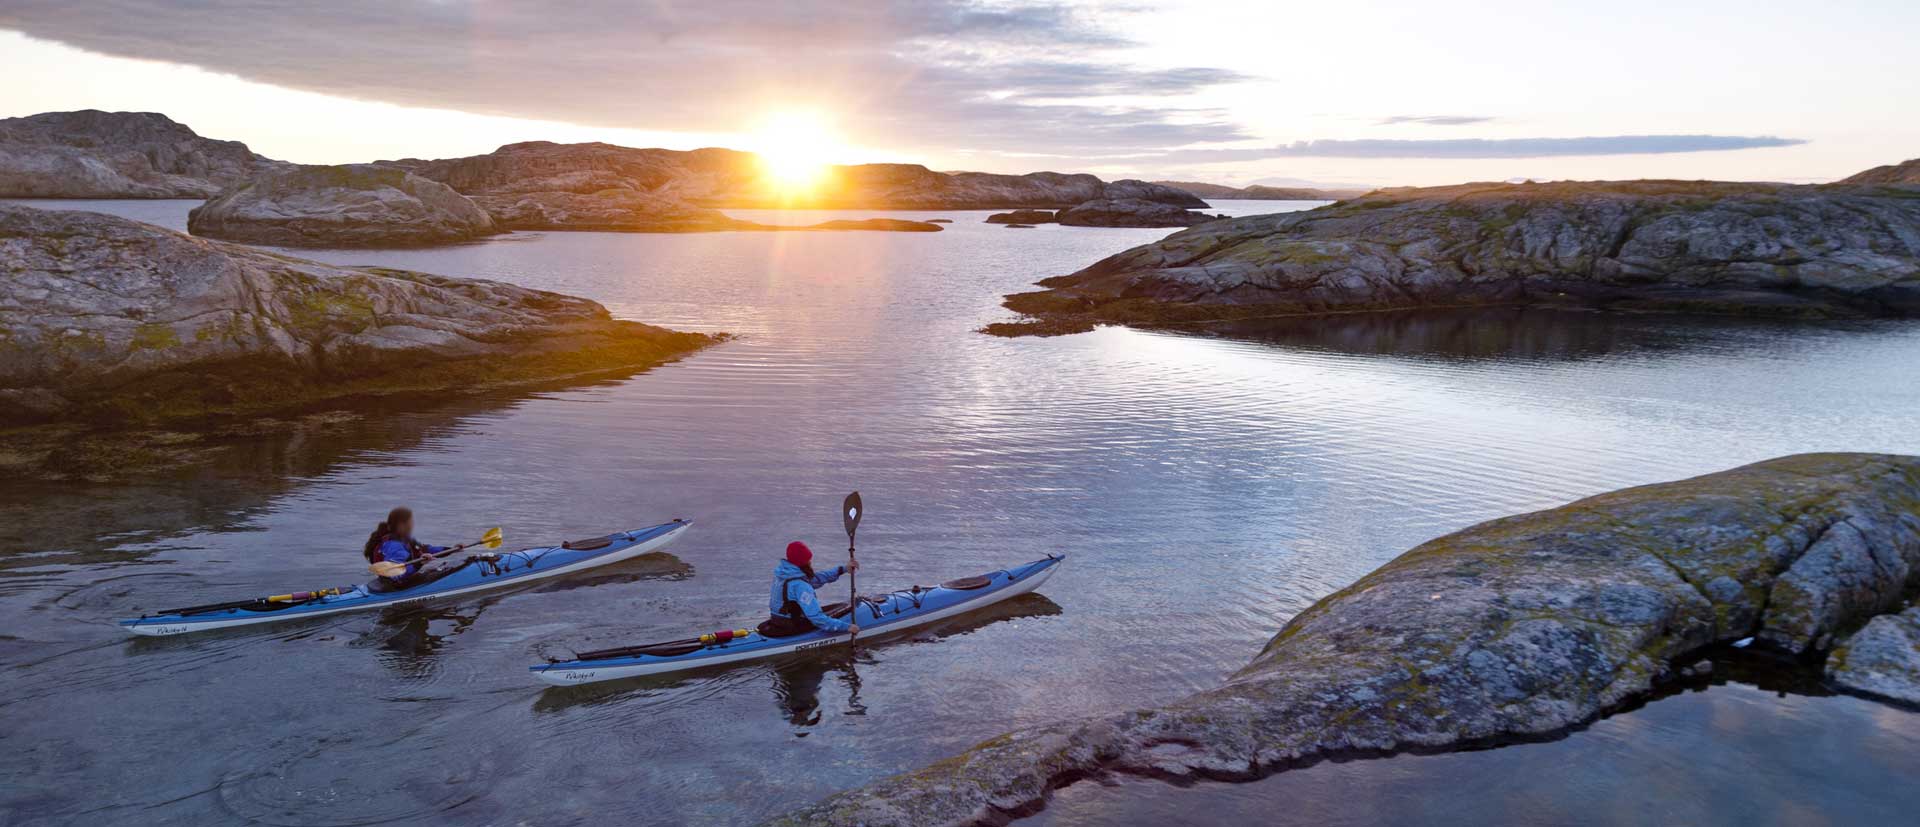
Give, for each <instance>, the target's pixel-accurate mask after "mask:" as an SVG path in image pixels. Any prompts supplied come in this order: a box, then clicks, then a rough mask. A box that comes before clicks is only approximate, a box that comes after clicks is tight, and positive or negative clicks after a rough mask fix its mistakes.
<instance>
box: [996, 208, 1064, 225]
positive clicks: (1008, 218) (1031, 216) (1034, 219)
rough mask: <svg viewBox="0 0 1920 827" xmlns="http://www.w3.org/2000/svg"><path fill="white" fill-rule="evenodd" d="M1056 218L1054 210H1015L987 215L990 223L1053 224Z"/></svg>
mask: <svg viewBox="0 0 1920 827" xmlns="http://www.w3.org/2000/svg"><path fill="white" fill-rule="evenodd" d="M1055 220H1056V219H1055V217H1054V214H1053V210H1013V211H1011V212H997V213H994V214H993V215H989V216H987V223H988V224H1028V225H1032V224H1051V223H1053V222H1054V221H1055Z"/></svg>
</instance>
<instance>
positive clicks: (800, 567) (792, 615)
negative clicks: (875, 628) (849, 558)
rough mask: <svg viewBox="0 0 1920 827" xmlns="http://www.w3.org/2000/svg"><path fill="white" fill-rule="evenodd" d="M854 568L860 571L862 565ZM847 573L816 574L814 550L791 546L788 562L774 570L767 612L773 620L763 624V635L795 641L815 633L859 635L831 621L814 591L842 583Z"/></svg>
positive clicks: (799, 544) (842, 568)
mask: <svg viewBox="0 0 1920 827" xmlns="http://www.w3.org/2000/svg"><path fill="white" fill-rule="evenodd" d="M853 565H854V567H855V568H856V569H857V568H858V567H859V565H860V564H859V563H854V564H853ZM847 571H848V569H847V567H846V566H834V567H833V568H831V569H828V570H826V571H823V572H819V573H815V572H814V570H813V549H810V548H807V544H806V543H802V542H800V541H798V540H795V541H793V542H791V543H788V544H787V557H786V559H784V560H781V561H780V563H779V564H778V565H776V566H774V567H773V590H772V593H771V595H770V596H769V598H768V600H767V611H768V612H769V613H771V614H772V617H769V618H767V622H765V623H762V624H760V634H762V635H765V636H767V637H792V636H793V635H799V634H805V633H807V632H811V631H813V630H815V629H820V630H822V631H827V632H852V633H854V634H859V633H860V627H859V626H857V625H854V624H850V623H848V622H847V621H844V620H841V619H839V618H837V617H831V616H829V615H828V614H827V613H826V612H825V611H824V610H822V609H821V608H820V596H819V595H818V594H815V593H814V589H817V588H819V587H821V586H824V585H826V584H828V583H832V582H833V581H835V580H839V579H840V576H841V575H843V574H846V573H847Z"/></svg>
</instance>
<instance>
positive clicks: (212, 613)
mask: <svg viewBox="0 0 1920 827" xmlns="http://www.w3.org/2000/svg"><path fill="white" fill-rule="evenodd" d="M692 525H693V523H692V522H691V521H687V520H674V521H673V522H670V523H662V524H660V525H657V526H653V527H650V528H641V529H635V530H633V531H622V532H618V533H615V534H609V535H607V536H605V537H595V538H593V539H591V540H575V541H572V542H568V543H562V544H560V545H557V546H546V547H541V548H528V549H521V550H519V551H510V552H505V553H498V554H493V553H489V554H475V555H473V556H471V557H468V558H467V559H465V560H463V561H461V562H460V563H458V564H457V566H456V567H454V568H452V569H451V571H449V572H447V573H444V574H441V575H439V576H436V577H434V579H433V580H431V581H430V582H426V583H422V584H420V585H417V586H413V587H411V588H407V589H401V590H398V591H390V590H382V589H381V588H380V584H381V583H382V582H384V581H380V580H378V579H376V580H374V581H371V582H368V583H363V584H359V585H353V586H342V587H340V588H335V589H321V590H319V591H313V592H295V593H293V594H287V595H277V596H275V597H271V598H267V597H263V598H256V599H253V600H238V601H233V602H230V603H214V604H210V605H206V606H190V607H187V608H184V609H167V610H164V611H161V612H159V613H157V614H152V615H145V616H142V617H137V618H133V619H131V620H122V621H120V626H121V627H122V628H125V629H126V630H127V631H129V632H132V633H134V634H137V635H178V634H183V633H186V632H198V631H202V630H205V629H227V628H232V627H234V626H248V625H252V624H255V623H273V622H276V621H282V620H299V619H303V618H309V617H320V616H322V615H331V614H339V613H341V612H352V611H358V610H361V609H376V608H383V607H387V606H406V605H410V604H414V603H420V602H423V601H427V600H438V599H441V598H450V597H456V596H459V595H466V594H474V593H477V592H483V591H493V590H496V589H501V588H505V587H508V586H517V585H520V584H522V583H531V582H533V581H536V580H544V579H546V578H549V577H559V576H561V575H564V574H573V573H575V572H581V571H586V570H588V569H592V568H598V567H600V566H605V565H608V564H611V563H618V562H620V561H622V560H630V559H632V558H634V557H638V556H640V555H642V554H646V553H648V552H651V551H658V550H660V549H661V548H664V547H665V546H666V545H667V544H668V543H671V542H673V541H674V540H675V539H678V538H679V536H680V535H681V534H684V533H685V532H686V530H687V528H688V527H690V526H692Z"/></svg>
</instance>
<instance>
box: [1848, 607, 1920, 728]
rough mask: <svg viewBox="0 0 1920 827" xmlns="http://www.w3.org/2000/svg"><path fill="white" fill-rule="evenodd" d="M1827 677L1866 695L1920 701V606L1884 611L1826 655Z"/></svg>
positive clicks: (1914, 702)
mask: <svg viewBox="0 0 1920 827" xmlns="http://www.w3.org/2000/svg"><path fill="white" fill-rule="evenodd" d="M1827 679H1828V680H1831V681H1833V683H1834V684H1835V685H1836V686H1839V687H1840V688H1842V689H1846V690H1848V691H1852V692H1859V693H1861V694H1864V695H1872V696H1874V697H1878V698H1889V699H1892V700H1895V701H1901V702H1904V703H1909V704H1920V606H1916V607H1914V608H1911V609H1908V610H1906V611H1904V612H1900V613H1898V614H1884V615H1881V616H1879V617H1876V618H1874V619H1873V620H1872V621H1870V622H1868V623H1867V625H1866V628H1863V629H1861V630H1860V631H1858V632H1855V633H1854V635H1853V637H1850V638H1848V639H1847V640H1846V642H1845V643H1843V644H1841V645H1840V646H1839V647H1838V648H1835V649H1834V650H1833V654H1832V655H1830V656H1829V657H1828V658H1827Z"/></svg>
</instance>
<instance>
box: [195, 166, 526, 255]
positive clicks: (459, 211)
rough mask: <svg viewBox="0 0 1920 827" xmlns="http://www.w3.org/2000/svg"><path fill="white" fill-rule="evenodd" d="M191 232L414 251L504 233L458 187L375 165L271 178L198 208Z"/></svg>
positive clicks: (299, 169) (290, 170) (289, 171)
mask: <svg viewBox="0 0 1920 827" xmlns="http://www.w3.org/2000/svg"><path fill="white" fill-rule="evenodd" d="M187 231H188V232H190V233H192V234H194V235H197V236H205V237H207V238H219V239H225V240H228V241H245V242H248V243H251V244H272V245H279V246H286V247H414V246H422V245H429V244H446V243H451V242H457V241H472V240H474V239H477V238H483V237H486V236H489V235H493V234H495V233H498V232H501V230H500V229H499V228H498V227H496V226H495V225H494V223H493V219H492V218H490V217H489V216H488V215H487V213H486V211H485V210H482V209H480V207H478V206H476V205H475V204H474V203H473V202H472V201H470V200H468V199H467V198H466V197H465V196H463V195H461V194H459V193H457V192H454V191H453V189H452V188H451V187H448V186H447V185H445V184H442V183H440V182H438V181H429V180H427V179H425V178H421V177H420V176H417V175H413V174H411V173H408V172H406V171H405V170H401V169H396V168H393V167H384V166H378V165H374V164H348V165H343V166H296V167H287V168H283V169H277V170H273V171H269V172H266V173H264V174H261V175H258V176H255V177H253V178H250V179H247V180H246V181H244V182H242V183H240V184H238V185H235V186H233V187H230V188H228V189H226V190H224V191H222V192H221V193H220V194H219V195H218V196H215V197H214V198H213V199H211V200H209V201H207V203H205V204H202V205H200V206H198V207H195V208H194V209H193V211H192V212H191V213H189V214H188V217H187Z"/></svg>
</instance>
